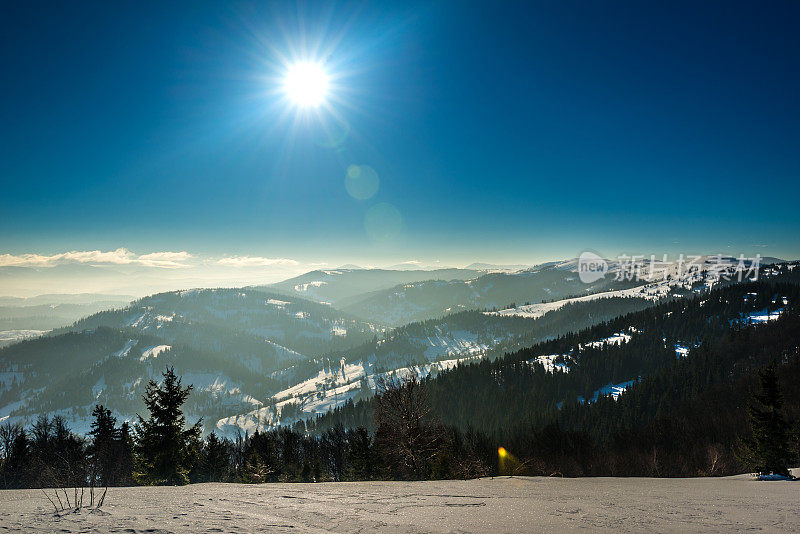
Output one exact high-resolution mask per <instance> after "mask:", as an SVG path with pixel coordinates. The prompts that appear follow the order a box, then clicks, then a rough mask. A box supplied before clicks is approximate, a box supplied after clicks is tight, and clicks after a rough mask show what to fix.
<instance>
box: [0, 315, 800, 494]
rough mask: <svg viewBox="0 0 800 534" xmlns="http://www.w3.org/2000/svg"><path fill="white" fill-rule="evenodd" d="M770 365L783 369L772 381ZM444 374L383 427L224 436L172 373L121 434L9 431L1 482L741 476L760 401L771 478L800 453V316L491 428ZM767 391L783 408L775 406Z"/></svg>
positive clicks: (414, 390) (0, 432)
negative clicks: (458, 417) (769, 422)
mask: <svg viewBox="0 0 800 534" xmlns="http://www.w3.org/2000/svg"><path fill="white" fill-rule="evenodd" d="M511 357H512V356H511V355H510V356H509V358H511ZM496 363H500V362H496ZM474 367H477V368H479V367H478V366H474ZM763 369H772V375H771V376H772V381H771V382H770V381H769V380H765V379H764V376H768V375H769V373H767V372H765V371H763ZM495 376H496V378H497V379H501V377H499V376H497V375H495ZM437 380H438V379H433V380H423V381H418V380H417V379H416V378H414V377H411V378H409V379H407V380H405V381H402V382H398V383H387V384H385V385H384V386H383V387H382V389H381V391H380V393H379V395H377V396H376V397H375V399H374V400H373V401H372V402H371V403H369V406H370V408H371V410H372V412H371V414H370V415H371V427H372V428H371V430H370V429H367V428H365V427H364V426H353V427H345V426H344V425H343V424H336V425H334V426H331V427H329V428H326V429H324V430H322V429H319V428H317V429H315V431H314V432H311V431H309V428H307V426H306V425H304V424H298V425H296V426H295V427H294V428H278V429H275V430H272V431H269V432H256V433H254V434H252V435H249V436H244V437H241V438H239V439H237V440H234V441H231V440H227V439H220V438H218V437H217V436H216V435H215V434H213V433H212V434H210V435H209V436H208V437H207V438H206V439H204V440H201V439H200V426H199V425H200V422H199V421H198V422H196V423H195V424H193V425H192V426H189V427H187V423H186V420H185V418H184V416H183V412H182V411H181V409H180V407H181V406H183V405H184V403H185V402H186V400H187V398H188V397H189V396H190V392H191V388H190V387H186V388H184V387H182V386H181V383H180V379H179V378H178V377H176V375H175V374H174V373H173V371H172V369H171V368H169V369H167V371H165V373H164V380H163V381H162V383H161V384H157V383H156V382H151V383H150V385H149V386H148V388H147V393H146V395H145V404H146V405H147V407H148V410H149V411H150V417H149V418H147V419H145V418H143V417H139V420H138V422H136V423H135V424H134V425H133V427H132V428H131V426H130V425H129V424H128V423H127V422H124V423H122V424H121V425H119V426H117V424H116V423H117V422H116V420H115V419H114V418H113V416H111V414H110V411H108V410H107V409H106V408H104V407H103V406H97V407H96V408H95V410H94V413H93V415H94V417H95V422H94V424H93V426H92V429H93V430H92V432H91V433H90V435H89V436H88V437H87V438H83V437H80V436H76V435H74V434H72V433H71V432H70V431H69V429H68V428H67V427H66V424H65V422H64V420H63V419H62V418H59V417H55V418H53V419H48V418H47V417H44V416H43V417H41V418H40V419H39V420H38V421H37V422H36V424H35V425H34V426H33V427H32V428H31V429H23V428H21V427H19V426H14V425H8V424H7V425H5V426H3V427H0V446H2V452H3V455H2V463H0V483H2V484H3V487H7V488H10V487H41V486H43V487H53V486H64V487H67V486H77V485H80V484H81V483H83V481H85V480H91V481H92V483H93V484H94V485H97V486H100V485H109V484H110V485H113V484H131V483H140V484H176V483H177V484H181V483H187V482H202V481H241V482H264V481H287V482H288V481H323V480H334V481H336V480H369V479H427V478H468V477H476V476H487V475H497V474H527V475H553V474H557V475H561V476H600V475H613V476H622V475H628V476H697V475H707V476H717V475H727V474H731V473H738V472H743V471H747V470H752V471H760V470H763V468H761V467H759V464H758V458H760V457H759V456H758V455H756V456H755V459H754V455H753V454H752V451H753V450H755V449H756V447H755V446H753V445H748V443H752V442H753V440H754V439H756V437H757V436H758V434H757V433H754V432H753V429H754V428H755V427H756V425H755V423H754V421H755V422H757V419H758V418H757V417H756V416H754V414H757V413H758V412H757V410H758V409H759V407H758V406H759V402H761V403H765V402H772V404H773V406H770V407H769V413H770V414H773V417H778V421H779V422H780V424H781V425H782V428H784V432H783V434H781V437H780V439H777V440H776V438H775V436H774V435H768V436H767V439H766V443H776V442H780V443H781V444H782V445H781V447H782V448H780V450H781V451H783V452H782V453H781V455H780V456H779V467H776V468H771V470H774V471H777V470H779V469H784V470H785V468H786V466H787V465H789V463H790V462H793V461H796V460H797V457H798V456H797V455H798V447H799V446H800V442H799V440H798V437H799V436H800V431H799V430H800V427H799V426H798V422H800V316H798V315H797V314H796V313H790V314H786V315H784V316H783V317H782V318H781V319H779V320H776V321H774V322H771V323H769V324H765V325H757V326H734V327H733V328H730V329H728V331H727V332H726V333H725V334H723V335H722V336H721V337H719V339H717V340H716V341H715V342H713V343H711V342H708V343H706V344H703V345H701V346H700V348H699V350H697V351H692V352H691V353H690V355H689V356H688V357H686V358H680V359H675V357H674V355H673V361H672V362H671V363H669V364H666V365H663V366H662V367H661V368H660V369H658V370H657V371H655V372H654V373H652V374H651V375H650V376H647V377H643V378H642V379H641V380H640V381H639V382H638V383H636V384H635V385H633V386H632V387H630V388H629V389H628V390H627V391H626V392H625V394H624V395H621V396H619V398H618V399H616V400H614V399H613V398H612V397H599V398H597V400H596V401H594V402H584V403H574V404H572V405H570V406H564V407H563V408H562V409H561V410H558V409H555V410H553V411H552V412H551V413H550V415H549V417H543V418H542V419H541V420H540V421H524V422H523V421H520V423H519V424H517V425H514V426H509V427H507V428H503V429H497V430H494V431H491V432H484V431H478V430H475V429H474V428H473V427H470V426H467V427H466V428H464V429H462V428H459V426H458V425H453V424H448V423H447V422H446V421H444V420H443V419H442V418H440V417H439V416H438V415H437V412H436V410H435V409H434V408H433V407H434V406H435V404H436V401H435V392H436V383H437ZM501 380H503V381H504V383H506V382H505V380H506V379H505V378H503V379H501ZM759 382H760V383H759ZM760 390H761V394H759V391H760ZM767 390H771V391H773V392H774V393H773V397H774V398H775V399H779V401H777V400H774V401H765V400H764V399H766V398H768V395H767V394H766V393H764V392H765V391H767ZM364 404H365V405H366V404H367V403H364ZM748 414H749V415H748ZM763 441H764V440H762V442H763ZM498 451H500V452H499V453H498ZM762 456H763V455H762ZM781 466H782V467H781Z"/></svg>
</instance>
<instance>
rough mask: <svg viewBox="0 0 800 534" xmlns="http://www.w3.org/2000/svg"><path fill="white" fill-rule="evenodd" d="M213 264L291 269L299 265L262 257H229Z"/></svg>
mask: <svg viewBox="0 0 800 534" xmlns="http://www.w3.org/2000/svg"><path fill="white" fill-rule="evenodd" d="M215 263H216V264H217V265H224V266H227V267H269V266H275V265H282V266H292V267H293V266H297V265H300V263H299V262H297V261H295V260H292V259H289V258H264V257H262V256H229V257H227V258H220V259H218V260H217V261H216V262H215Z"/></svg>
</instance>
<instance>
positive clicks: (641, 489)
mask: <svg viewBox="0 0 800 534" xmlns="http://www.w3.org/2000/svg"><path fill="white" fill-rule="evenodd" d="M799 502H800V482H757V481H755V480H753V479H752V478H750V477H748V476H737V477H730V478H704V479H648V478H636V479H635V478H618V479H608V478H583V479H558V478H516V477H515V478H505V477H503V478H494V479H488V478H487V479H479V480H469V481H435V482H349V483H324V484H262V485H243V484H197V485H191V486H185V487H180V488H174V487H138V488H112V489H110V490H109V492H108V496H107V498H106V503H105V505H104V506H103V509H102V511H100V512H94V513H90V512H87V511H83V512H81V513H77V514H76V513H72V514H67V515H64V516H62V517H57V516H54V514H53V510H52V507H51V505H50V503H49V502H47V500H46V499H45V497H44V495H43V494H42V492H41V491H40V490H7V491H0V531H3V532H8V531H25V532H40V531H41V532H54V531H59V532H87V531H91V532H256V531H269V532H322V531H334V532H371V531H375V530H381V531H389V532H454V531H458V532H565V531H576V530H587V529H588V530H589V531H593V532H597V531H614V532H642V531H656V532H687V531H689V532H696V531H701V532H708V531H725V532H730V531H740V530H752V529H758V530H765V531H771V532H777V531H783V532H790V531H800V507H798V503H799Z"/></svg>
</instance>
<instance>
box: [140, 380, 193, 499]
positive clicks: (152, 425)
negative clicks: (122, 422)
mask: <svg viewBox="0 0 800 534" xmlns="http://www.w3.org/2000/svg"><path fill="white" fill-rule="evenodd" d="M163 376H164V381H163V383H162V384H161V385H159V384H158V383H157V382H156V381H155V380H150V382H149V383H148V384H147V388H146V390H145V394H144V395H143V399H144V403H145V406H146V407H147V409H148V410H149V411H150V417H149V418H148V419H145V418H143V417H142V416H141V415H139V416H138V417H139V422H138V423H136V425H135V431H136V449H137V453H138V455H137V466H136V472H135V473H134V477H135V479H136V481H137V482H139V483H140V484H149V485H183V484H188V483H189V471H190V470H191V468H192V466H193V464H194V462H195V461H196V459H197V452H198V451H197V449H198V444H199V438H200V433H201V430H202V426H201V421H198V422H197V423H195V424H194V425H193V426H191V427H190V428H188V429H187V428H185V426H186V417H185V416H184V415H183V411H182V410H181V406H183V404H184V403H185V402H186V399H187V397H188V396H189V394H190V393H191V391H192V386H191V385H190V386H187V387H185V388H184V387H182V386H181V379H180V378H179V377H178V376H177V375H176V374H175V370H174V368H172V367H168V368H167V369H166V371H164V373H163Z"/></svg>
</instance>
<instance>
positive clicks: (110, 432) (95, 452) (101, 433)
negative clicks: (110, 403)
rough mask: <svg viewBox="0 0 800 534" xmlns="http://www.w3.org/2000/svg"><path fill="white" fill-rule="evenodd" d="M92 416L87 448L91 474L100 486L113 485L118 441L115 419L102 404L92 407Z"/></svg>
mask: <svg viewBox="0 0 800 534" xmlns="http://www.w3.org/2000/svg"><path fill="white" fill-rule="evenodd" d="M92 417H94V421H92V430H91V431H90V432H89V435H90V436H91V437H92V443H91V448H90V450H89V452H90V454H91V456H92V475H93V477H95V478H96V480H97V482H98V484H99V485H101V486H109V485H113V484H114V483H115V480H114V478H115V477H114V474H115V473H114V472H115V470H116V469H115V468H116V461H117V458H116V457H115V453H116V452H117V451H116V448H117V447H116V445H117V443H118V441H117V430H116V428H115V425H116V422H117V420H116V418H115V417H114V416H113V415H111V410H109V409H107V408H105V407H104V406H103V405H102V404H98V405H96V406H95V407H94V410H92Z"/></svg>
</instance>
